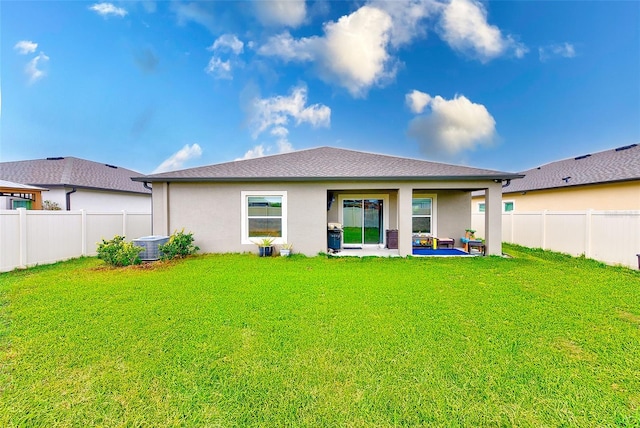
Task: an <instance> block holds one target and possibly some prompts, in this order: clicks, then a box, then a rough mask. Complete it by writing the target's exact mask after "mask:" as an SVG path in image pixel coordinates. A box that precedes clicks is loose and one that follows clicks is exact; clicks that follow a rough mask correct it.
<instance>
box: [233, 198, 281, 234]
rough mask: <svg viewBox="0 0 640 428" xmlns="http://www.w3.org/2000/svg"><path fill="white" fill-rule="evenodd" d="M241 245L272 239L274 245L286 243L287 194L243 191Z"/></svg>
mask: <svg viewBox="0 0 640 428" xmlns="http://www.w3.org/2000/svg"><path fill="white" fill-rule="evenodd" d="M241 194H242V210H241V211H242V243H243V244H254V243H256V242H258V241H260V240H261V239H262V238H274V244H282V243H284V242H286V241H287V192H286V191H254V192H251V191H243V192H241Z"/></svg>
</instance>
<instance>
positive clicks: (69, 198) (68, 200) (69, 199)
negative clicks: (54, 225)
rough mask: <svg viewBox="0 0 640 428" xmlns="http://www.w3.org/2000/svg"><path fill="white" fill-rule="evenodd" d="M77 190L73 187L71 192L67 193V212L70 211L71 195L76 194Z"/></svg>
mask: <svg viewBox="0 0 640 428" xmlns="http://www.w3.org/2000/svg"><path fill="white" fill-rule="evenodd" d="M77 191H78V190H77V189H76V188H75V187H74V188H73V190H71V191H69V192H67V193H66V194H65V197H66V199H67V211H71V194H72V193H76V192H77Z"/></svg>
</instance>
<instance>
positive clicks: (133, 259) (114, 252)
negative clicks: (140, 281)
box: [98, 235, 144, 266]
mask: <svg viewBox="0 0 640 428" xmlns="http://www.w3.org/2000/svg"><path fill="white" fill-rule="evenodd" d="M143 250H144V248H141V247H138V246H137V245H134V244H133V243H132V242H125V240H124V236H118V235H116V236H114V238H113V239H112V240H110V241H106V240H104V239H103V240H102V242H101V243H99V244H98V258H99V259H100V260H104V261H105V262H106V263H107V264H110V265H111V266H129V265H138V264H140V252H141V251H143Z"/></svg>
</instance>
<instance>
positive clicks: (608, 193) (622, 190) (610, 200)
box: [472, 181, 640, 212]
mask: <svg viewBox="0 0 640 428" xmlns="http://www.w3.org/2000/svg"><path fill="white" fill-rule="evenodd" d="M507 190H508V188H505V189H504V191H505V193H503V195H502V200H503V201H513V202H514V209H515V210H516V211H541V210H556V211H574V210H587V209H594V210H640V181H635V182H623V183H611V184H597V185H590V186H576V187H570V188H563V189H548V190H532V191H528V192H525V194H524V195H523V194H522V193H506V191H507ZM480 202H484V197H482V196H480V197H474V198H473V202H472V210H473V212H478V203H480Z"/></svg>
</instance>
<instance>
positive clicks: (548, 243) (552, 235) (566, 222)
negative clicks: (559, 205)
mask: <svg viewBox="0 0 640 428" xmlns="http://www.w3.org/2000/svg"><path fill="white" fill-rule="evenodd" d="M586 218H587V214H586V212H584V211H582V212H564V211H562V212H561V211H553V212H551V211H550V212H546V213H545V226H546V227H545V230H544V238H545V245H544V246H542V245H540V246H539V247H541V248H548V249H553V250H554V251H559V252H561V253H566V254H571V255H572V256H579V255H581V254H584V255H586V254H587V246H586V245H585V244H586V239H587V238H586V235H587V231H586Z"/></svg>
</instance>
